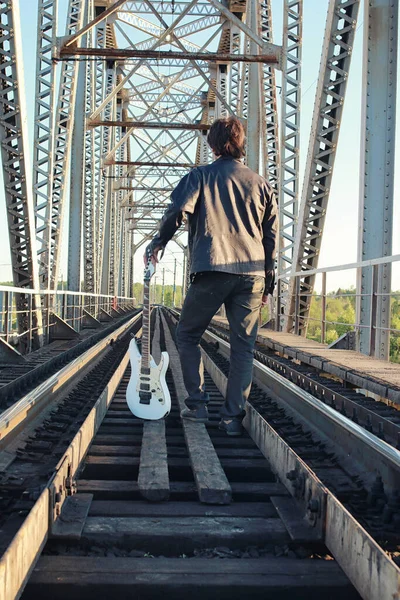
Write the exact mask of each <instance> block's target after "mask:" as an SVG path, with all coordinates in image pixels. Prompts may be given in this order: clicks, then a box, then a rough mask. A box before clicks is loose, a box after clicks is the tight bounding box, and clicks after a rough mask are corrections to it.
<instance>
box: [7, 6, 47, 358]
mask: <svg viewBox="0 0 400 600" xmlns="http://www.w3.org/2000/svg"><path fill="white" fill-rule="evenodd" d="M0 20H1V28H0V52H1V61H0V146H1V161H2V165H3V180H4V196H5V201H6V212H7V222H8V234H9V240H10V250H11V265H12V272H13V281H14V285H15V286H18V287H30V288H35V289H38V288H39V276H38V267H37V261H36V252H35V246H34V243H35V242H34V240H35V222H34V206H33V197H32V171H31V164H30V160H29V152H28V150H27V141H28V131H27V114H26V106H25V85H24V74H23V67H22V47H21V28H20V19H19V3H18V2H0ZM16 306H17V310H18V312H19V314H18V317H17V321H18V330H19V333H20V334H24V333H25V334H26V332H27V330H28V318H29V317H28V312H29V308H28V297H27V295H25V294H17V297H16ZM35 311H36V312H35V325H36V326H37V328H38V330H37V341H38V343H39V344H41V341H42V313H41V304H40V298H39V297H35ZM20 349H21V350H22V351H23V352H25V351H26V350H27V349H28V339H27V336H26V335H25V336H24V337H22V338H21V343H20Z"/></svg>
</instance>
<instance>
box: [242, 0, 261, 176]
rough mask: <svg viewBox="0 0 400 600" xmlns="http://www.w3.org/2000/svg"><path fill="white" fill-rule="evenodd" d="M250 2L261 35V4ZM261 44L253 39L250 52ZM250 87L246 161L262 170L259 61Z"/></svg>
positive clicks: (254, 26) (251, 70)
mask: <svg viewBox="0 0 400 600" xmlns="http://www.w3.org/2000/svg"><path fill="white" fill-rule="evenodd" d="M248 2H249V3H250V4H249V17H250V20H249V23H248V25H249V27H251V29H252V31H253V32H254V33H256V34H257V35H259V33H260V30H261V23H260V5H259V2H258V0H248ZM259 50H260V49H259V46H258V45H257V44H256V43H255V42H254V41H253V40H251V42H250V54H259ZM248 72H249V89H248V113H247V153H246V162H247V165H248V166H249V167H250V169H253V171H256V173H259V172H260V150H261V140H262V139H264V135H263V132H262V131H261V87H262V81H263V77H262V67H261V64H259V63H250V64H249V65H248Z"/></svg>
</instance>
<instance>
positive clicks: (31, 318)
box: [28, 294, 33, 352]
mask: <svg viewBox="0 0 400 600" xmlns="http://www.w3.org/2000/svg"><path fill="white" fill-rule="evenodd" d="M32 327H33V314H32V294H29V295H28V352H32V339H33V332H32Z"/></svg>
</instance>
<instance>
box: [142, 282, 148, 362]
mask: <svg viewBox="0 0 400 600" xmlns="http://www.w3.org/2000/svg"><path fill="white" fill-rule="evenodd" d="M149 367H150V281H147V280H145V281H144V286H143V325H142V369H148V368H149Z"/></svg>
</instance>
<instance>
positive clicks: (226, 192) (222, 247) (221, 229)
mask: <svg viewBox="0 0 400 600" xmlns="http://www.w3.org/2000/svg"><path fill="white" fill-rule="evenodd" d="M196 180H197V182H196ZM183 183H184V180H183V181H182V184H183ZM187 183H188V186H189V188H191V187H194V186H196V183H197V185H198V190H199V195H198V198H197V200H196V202H195V204H194V207H193V212H191V213H189V227H190V238H191V261H192V262H191V272H192V273H196V272H200V271H223V272H226V273H237V274H247V275H262V276H264V274H265V247H264V243H263V239H264V237H265V222H264V221H265V219H267V220H271V219H272V220H273V221H274V223H273V226H274V225H275V214H276V208H275V203H274V200H273V197H272V192H271V189H270V187H269V185H268V184H267V182H266V181H265V179H263V178H262V177H261V176H260V175H258V174H257V173H255V172H254V171H252V170H251V169H249V168H248V167H246V166H245V165H244V164H243V163H242V162H241V161H240V160H238V159H235V158H233V157H221V158H219V159H218V160H216V161H215V162H213V163H212V164H210V165H206V166H204V167H198V168H197V169H194V171H192V173H191V174H190V176H189V177H188V182H187ZM178 188H181V189H179V190H178V189H177V190H176V192H177V193H176V196H177V199H178V200H179V201H181V200H182V195H183V197H184V196H185V195H186V190H185V185H182V187H181V186H178ZM183 210H185V207H184V208H183ZM263 224H264V226H263ZM270 225H271V223H270ZM271 268H272V267H271Z"/></svg>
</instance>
